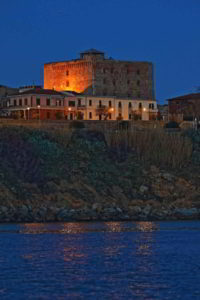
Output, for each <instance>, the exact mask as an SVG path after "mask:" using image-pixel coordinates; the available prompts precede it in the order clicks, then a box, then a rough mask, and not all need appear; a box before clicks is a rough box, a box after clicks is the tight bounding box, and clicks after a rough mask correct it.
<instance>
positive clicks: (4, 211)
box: [0, 206, 8, 213]
mask: <svg viewBox="0 0 200 300" xmlns="http://www.w3.org/2000/svg"><path fill="white" fill-rule="evenodd" d="M7 211H8V208H7V207H6V206H0V212H2V213H6V212H7Z"/></svg>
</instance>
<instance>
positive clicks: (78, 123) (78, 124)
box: [69, 121, 85, 129]
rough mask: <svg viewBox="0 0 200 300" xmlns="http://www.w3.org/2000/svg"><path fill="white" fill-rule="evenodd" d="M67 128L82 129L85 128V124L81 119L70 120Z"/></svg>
mask: <svg viewBox="0 0 200 300" xmlns="http://www.w3.org/2000/svg"><path fill="white" fill-rule="evenodd" d="M69 128H71V129H83V128H85V124H84V123H83V122H81V121H71V122H70V124H69Z"/></svg>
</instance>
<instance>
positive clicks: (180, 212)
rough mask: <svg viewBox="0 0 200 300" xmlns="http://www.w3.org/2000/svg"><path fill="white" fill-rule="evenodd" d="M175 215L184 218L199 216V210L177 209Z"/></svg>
mask: <svg viewBox="0 0 200 300" xmlns="http://www.w3.org/2000/svg"><path fill="white" fill-rule="evenodd" d="M174 213H175V214H178V215H181V216H184V217H192V216H195V215H198V214H199V210H198V209H196V208H176V209H175V210H174Z"/></svg>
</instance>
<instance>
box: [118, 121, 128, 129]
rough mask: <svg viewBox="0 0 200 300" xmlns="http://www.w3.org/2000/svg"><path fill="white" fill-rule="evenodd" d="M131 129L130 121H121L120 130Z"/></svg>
mask: <svg viewBox="0 0 200 300" xmlns="http://www.w3.org/2000/svg"><path fill="white" fill-rule="evenodd" d="M129 127H130V122H129V121H120V122H119V123H118V129H119V130H128V129H129Z"/></svg>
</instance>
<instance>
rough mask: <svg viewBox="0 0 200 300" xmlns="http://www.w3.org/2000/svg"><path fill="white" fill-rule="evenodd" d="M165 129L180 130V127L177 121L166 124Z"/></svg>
mask: <svg viewBox="0 0 200 300" xmlns="http://www.w3.org/2000/svg"><path fill="white" fill-rule="evenodd" d="M165 128H169V129H170V128H172V129H173V128H176V129H178V128H180V127H179V124H178V123H177V122H175V121H170V122H168V123H167V124H165Z"/></svg>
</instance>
